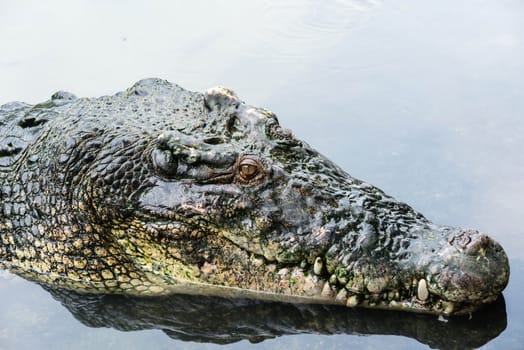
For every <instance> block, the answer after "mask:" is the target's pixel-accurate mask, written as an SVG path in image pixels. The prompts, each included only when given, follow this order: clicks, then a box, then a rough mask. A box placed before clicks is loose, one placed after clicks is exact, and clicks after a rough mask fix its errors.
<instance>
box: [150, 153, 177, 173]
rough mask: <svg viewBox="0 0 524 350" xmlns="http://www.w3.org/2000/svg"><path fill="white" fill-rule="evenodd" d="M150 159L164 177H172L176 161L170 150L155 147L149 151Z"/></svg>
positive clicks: (175, 169)
mask: <svg viewBox="0 0 524 350" xmlns="http://www.w3.org/2000/svg"><path fill="white" fill-rule="evenodd" d="M151 160H152V162H153V167H154V168H155V170H156V171H157V172H158V173H159V174H161V175H163V176H166V177H173V176H175V175H176V172H177V169H178V161H177V159H176V157H175V156H174V155H173V153H171V151H169V150H160V149H155V150H153V152H152V153H151Z"/></svg>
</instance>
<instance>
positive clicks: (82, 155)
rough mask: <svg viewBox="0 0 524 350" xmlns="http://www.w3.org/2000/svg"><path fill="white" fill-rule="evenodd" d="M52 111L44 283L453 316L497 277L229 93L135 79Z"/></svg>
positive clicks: (492, 288) (479, 249)
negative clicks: (48, 259)
mask: <svg viewBox="0 0 524 350" xmlns="http://www.w3.org/2000/svg"><path fill="white" fill-rule="evenodd" d="M53 109H54V111H55V112H56V113H57V114H58V116H57V117H55V118H54V119H53V120H52V121H51V122H49V123H48V124H49V126H48V130H49V131H48V132H47V133H46V134H45V136H43V137H42V139H43V140H45V143H46V144H47V146H46V147H47V148H46V150H45V153H46V156H45V157H41V158H42V159H43V158H46V159H47V163H46V165H48V167H47V169H58V171H59V172H60V173H63V176H62V175H61V183H62V184H64V185H62V186H59V190H56V191H54V192H57V193H55V194H54V195H55V196H61V197H64V196H65V197H67V201H66V203H65V204H64V205H63V207H67V208H66V209H64V210H63V213H62V216H63V217H64V219H63V222H64V223H66V225H65V226H66V227H69V228H67V229H66V230H65V231H66V232H65V233H64V230H63V229H61V228H55V229H54V230H49V229H46V228H42V229H41V230H42V231H45V232H44V233H43V235H44V236H45V237H51V236H52V235H53V234H54V235H55V236H57V237H62V236H63V237H65V238H63V239H59V238H56V237H55V238H54V239H53V240H52V241H53V243H52V245H53V248H49V251H50V252H49V253H45V254H48V255H50V256H51V255H52V256H55V255H56V254H59V255H60V254H62V253H63V256H62V257H60V261H59V262H58V266H62V268H57V267H56V266H57V264H54V265H53V264H40V265H38V264H33V265H32V267H31V270H32V271H33V272H35V271H36V272H40V273H42V271H43V273H45V274H46V275H47V276H51V277H46V279H45V282H46V283H49V284H57V285H62V286H65V287H68V288H75V289H80V290H86V291H100V292H112V293H129V294H167V293H174V292H184V293H199V294H211V295H228V296H235V295H240V296H247V297H253V298H262V299H279V300H288V301H298V302H312V303H333V304H342V305H347V306H351V307H353V306H365V307H378V308H391V309H402V310H411V311H418V312H430V313H444V314H453V313H466V312H471V311H472V310H474V309H476V308H477V307H479V306H480V305H482V304H485V303H488V302H492V301H494V300H495V299H496V298H497V297H498V295H499V294H500V293H501V292H502V290H503V289H504V287H505V286H506V284H507V282H508V278H509V264H508V259H507V256H506V254H505V253H504V251H503V249H502V248H501V246H500V245H499V244H498V243H497V242H495V241H494V240H493V239H491V238H490V237H488V236H487V235H485V234H483V233H480V232H478V231H474V230H463V229H455V228H451V227H444V226H438V225H435V224H433V223H431V222H430V221H428V220H427V219H426V218H424V217H423V216H422V215H421V214H420V213H418V212H416V211H415V210H413V209H412V208H411V207H409V206H408V205H406V204H404V203H401V202H398V201H396V200H395V199H393V198H392V197H390V196H388V195H386V194H385V193H383V192H382V191H381V190H379V189H378V188H376V187H374V186H372V185H370V184H367V183H365V182H363V181H360V180H357V179H355V178H353V177H351V176H350V175H348V174H347V173H346V172H344V171H343V170H342V169H340V168H339V167H338V166H336V165H335V164H334V163H332V162H331V161H329V160H328V159H326V158H325V157H323V156H322V155H321V154H319V153H318V152H317V151H315V150H314V149H313V148H311V147H310V146H309V145H308V144H306V143H305V142H303V141H301V140H298V139H296V138H295V137H294V136H293V135H292V133H291V132H290V131H289V130H287V129H284V128H282V127H281V126H280V124H279V122H278V120H277V118H276V116H275V115H274V114H273V113H272V112H270V111H268V110H265V109H262V108H256V107H253V106H250V105H247V104H245V103H243V102H241V101H240V100H239V99H238V97H237V96H236V95H235V94H234V93H233V92H232V91H230V90H228V89H225V88H214V89H211V90H209V91H208V92H207V93H205V94H200V93H193V92H189V91H186V90H184V89H182V88H180V87H178V86H176V85H172V84H170V83H168V82H165V81H161V80H157V79H148V80H143V81H141V82H139V83H137V84H135V86H133V87H132V88H130V89H129V90H127V91H126V92H123V93H119V94H117V95H115V96H109V97H102V98H99V99H80V100H74V101H72V102H70V103H67V104H64V105H60V106H57V107H54V108H53ZM59 126H61V127H59ZM49 144H53V145H55V146H49ZM44 148H45V147H44ZM42 152H44V151H42ZM42 159H40V160H39V162H44V160H42ZM41 164H42V163H41ZM28 167H29V165H28ZM52 171H53V170H48V174H47V175H44V176H52V175H53V176H54V175H56V174H53V173H52ZM41 176H42V175H41ZM48 181H55V180H52V179H50V180H48ZM55 187H56V186H55ZM64 188H65V189H64ZM51 192H53V191H51ZM58 192H60V193H58ZM62 193H65V194H62ZM44 202H48V201H44ZM64 213H65V214H64ZM45 239H48V240H49V238H45ZM61 240H62V241H66V242H70V245H69V250H70V251H69V253H64V249H61V248H60V246H59V245H57V244H56V242H60V241H61ZM45 244H46V243H44V246H45ZM51 253H52V254H51ZM45 254H44V253H42V254H41V256H44V255H45ZM68 254H69V258H67V259H66V258H65V256H66V255H68ZM37 255H38V254H37ZM52 259H58V258H52ZM18 260H21V259H18ZM15 265H16V264H13V265H12V268H13V267H14V270H15V271H16V270H17V268H16V266H15ZM20 265H23V264H21V263H20V262H19V265H18V266H20ZM18 270H20V268H18ZM33 278H34V277H33ZM37 279H40V280H42V278H37Z"/></svg>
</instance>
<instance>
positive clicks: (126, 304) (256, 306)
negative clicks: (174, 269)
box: [47, 288, 506, 349]
mask: <svg viewBox="0 0 524 350" xmlns="http://www.w3.org/2000/svg"><path fill="white" fill-rule="evenodd" d="M47 290H48V291H49V292H50V293H51V295H52V296H53V297H54V298H55V299H56V300H58V301H59V302H60V303H62V305H63V306H65V307H66V308H67V309H68V310H69V311H70V312H71V313H72V314H73V316H74V317H75V318H76V319H78V320H79V321H81V322H82V323H83V324H85V325H86V326H89V327H111V328H114V329H117V330H121V331H136V330H143V329H160V330H162V331H163V332H164V333H165V334H167V335H168V336H169V337H171V338H173V339H179V340H183V341H193V342H211V343H217V344H227V343H233V342H237V341H240V340H249V341H250V342H261V341H263V340H265V339H269V338H275V337H278V336H282V335H289V334H305V333H307V334H312V333H316V334H357V335H371V334H382V335H401V336H405V337H410V338H413V339H416V340H417V341H419V342H421V343H423V344H427V345H429V346H430V347H431V348H439V349H465V348H477V347H479V346H482V345H483V344H485V343H487V342H488V341H490V340H491V339H493V338H495V337H497V336H498V335H499V334H500V333H501V332H502V331H503V330H504V329H505V328H506V307H505V302H504V299H503V298H502V297H501V298H500V299H499V300H498V301H497V302H496V303H494V304H492V305H489V306H487V307H486V308H484V309H483V310H481V311H479V312H477V313H475V314H473V315H472V317H471V318H469V317H454V318H450V319H448V320H443V319H439V318H437V317H436V316H433V315H421V314H413V313H402V312H391V311H379V310H364V309H348V308H344V307H336V306H324V305H303V304H302V305H297V304H284V303H276V302H264V301H254V300H245V299H225V298H218V297H204V296H194V295H172V296H169V297H162V298H137V297H126V296H120V295H85V294H78V293H75V292H71V291H66V290H61V289H49V288H47Z"/></svg>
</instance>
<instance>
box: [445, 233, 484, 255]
mask: <svg viewBox="0 0 524 350" xmlns="http://www.w3.org/2000/svg"><path fill="white" fill-rule="evenodd" d="M489 241H490V238H489V237H488V236H486V235H485V234H483V233H480V232H478V231H473V230H462V231H459V232H457V233H454V234H452V235H450V236H449V238H448V242H449V244H451V245H453V246H455V247H457V248H458V249H460V250H461V251H463V252H465V253H467V254H477V253H482V249H484V248H485V247H487V246H488V245H489Z"/></svg>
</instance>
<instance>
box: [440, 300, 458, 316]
mask: <svg viewBox="0 0 524 350" xmlns="http://www.w3.org/2000/svg"><path fill="white" fill-rule="evenodd" d="M442 305H443V306H444V313H445V314H446V315H449V314H451V313H452V312H453V311H454V310H455V305H454V304H453V303H450V302H442Z"/></svg>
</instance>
